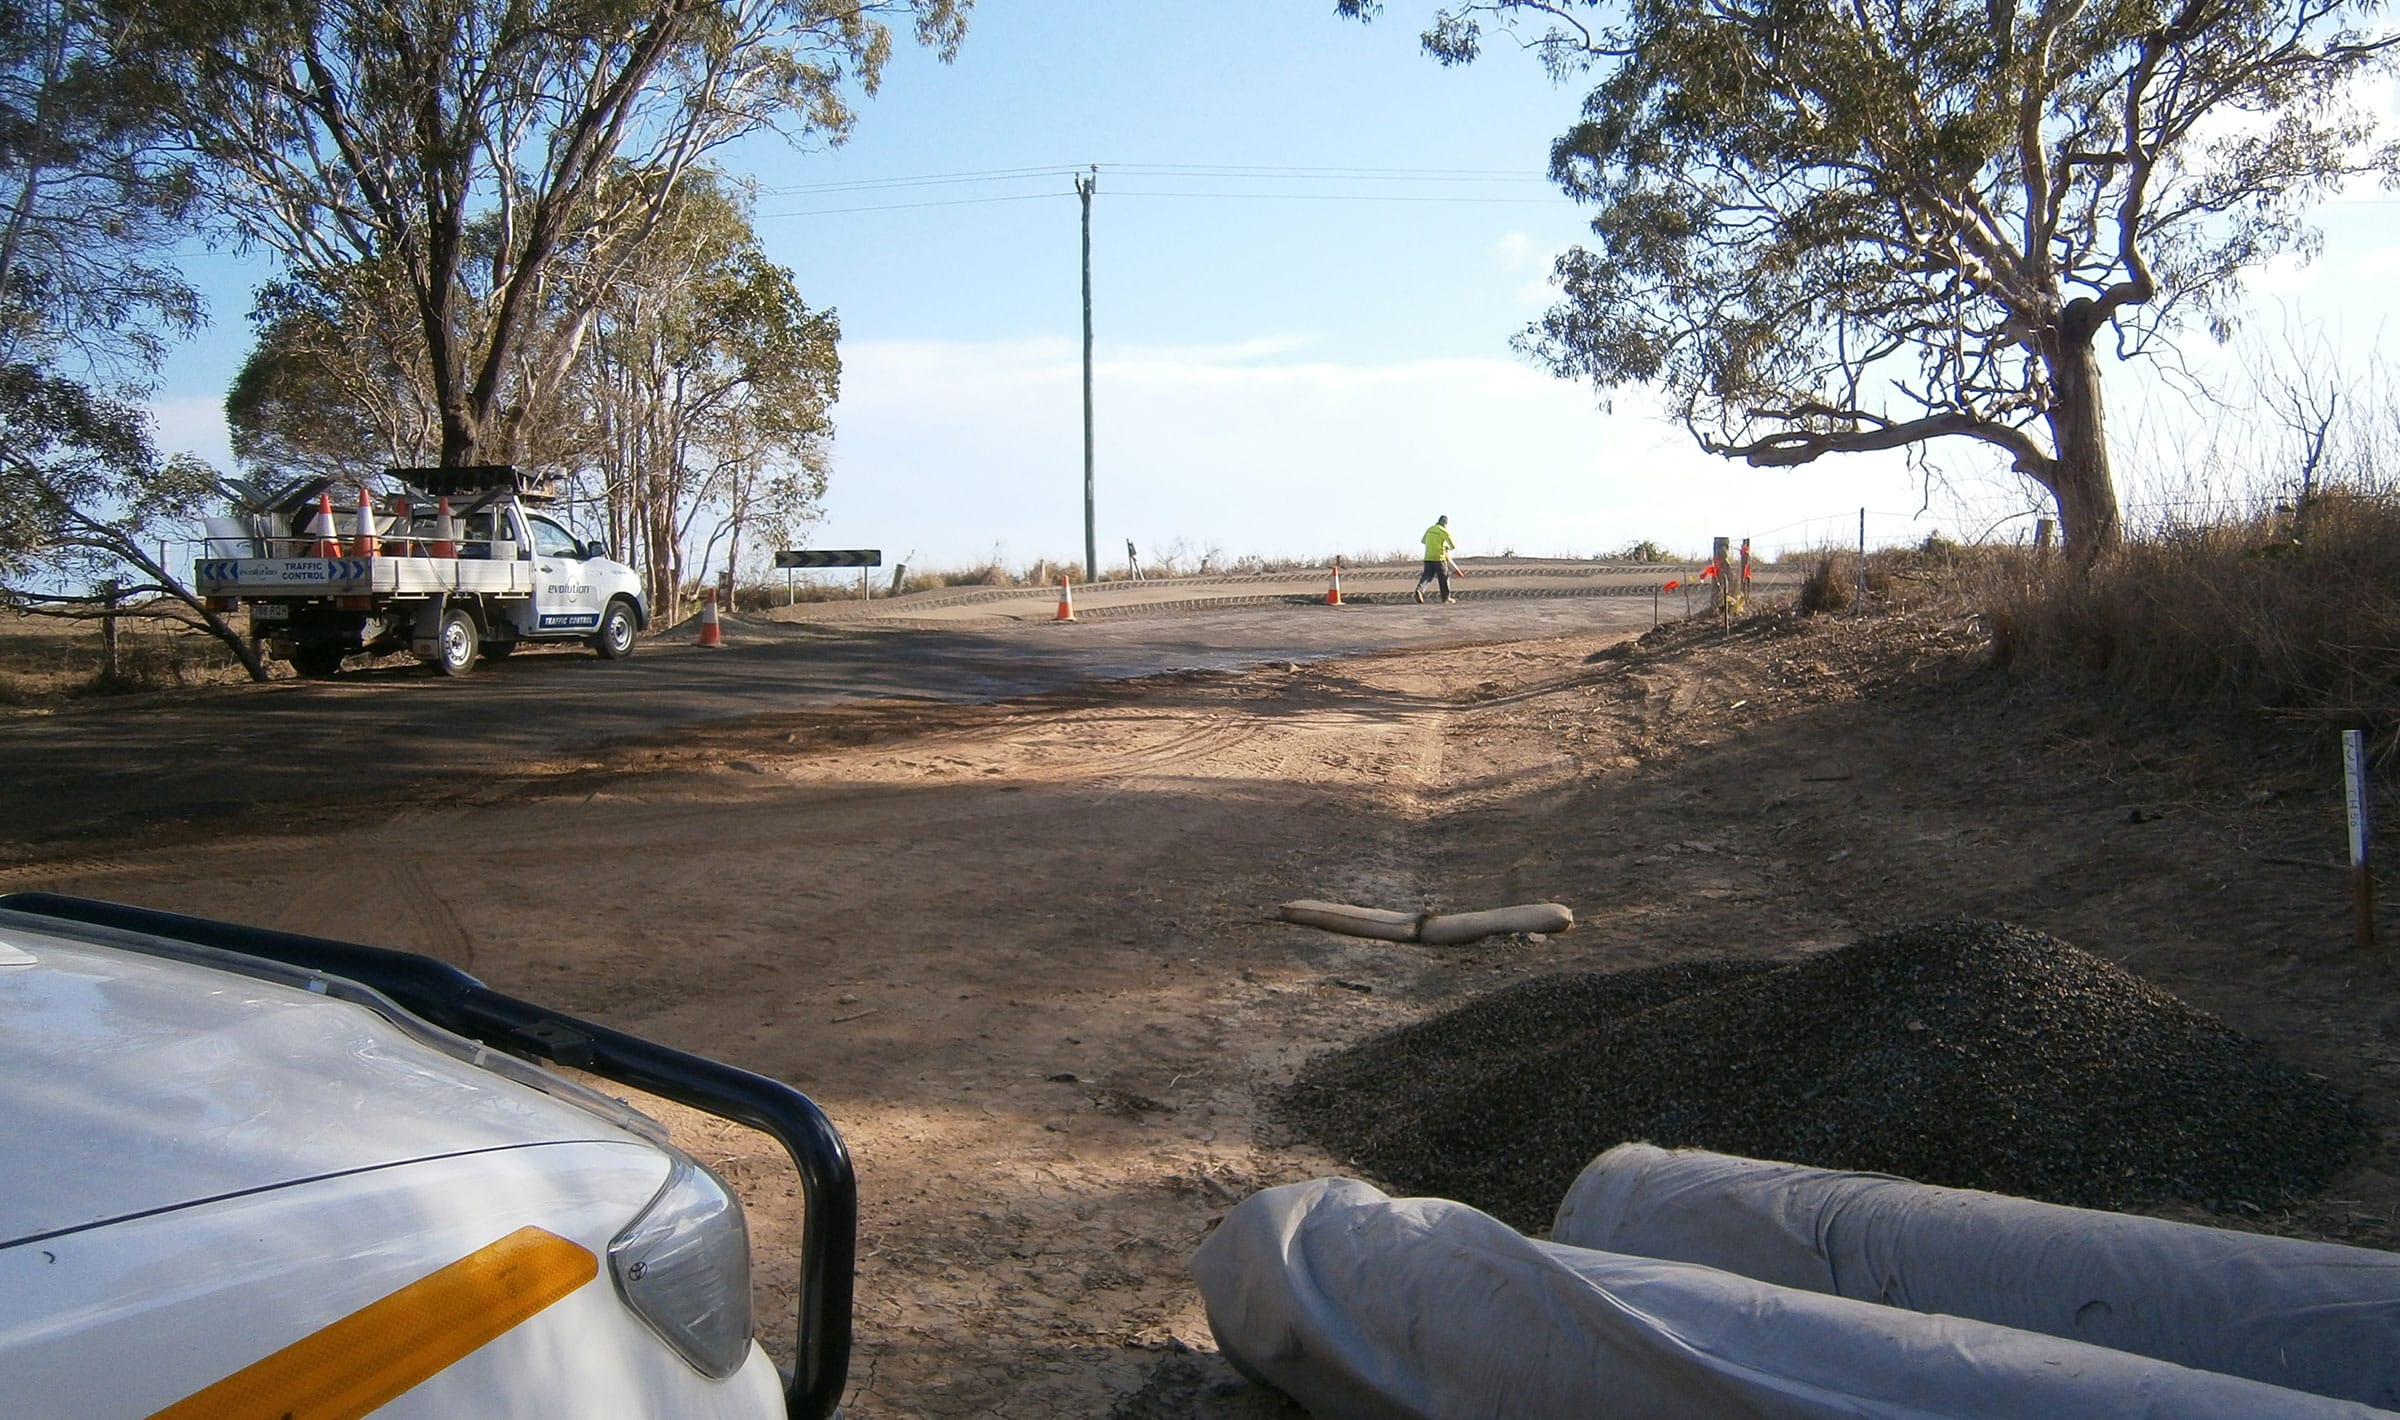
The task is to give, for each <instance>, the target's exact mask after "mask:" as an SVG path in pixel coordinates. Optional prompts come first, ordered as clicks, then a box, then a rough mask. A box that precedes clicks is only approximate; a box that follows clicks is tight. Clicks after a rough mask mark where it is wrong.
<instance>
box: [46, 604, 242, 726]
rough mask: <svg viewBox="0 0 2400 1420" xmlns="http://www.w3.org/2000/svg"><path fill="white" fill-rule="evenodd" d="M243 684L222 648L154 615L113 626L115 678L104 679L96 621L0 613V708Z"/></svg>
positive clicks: (133, 616) (130, 618) (235, 663)
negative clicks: (115, 635) (104, 696)
mask: <svg viewBox="0 0 2400 1420" xmlns="http://www.w3.org/2000/svg"><path fill="white" fill-rule="evenodd" d="M248 679H249V675H248V673H247V672H245V671H244V670H243V669H242V667H241V663H240V662H238V661H236V660H235V659H234V658H233V655H232V653H231V652H229V651H227V650H226V648H225V646H224V645H223V643H221V642H219V641H217V640H216V639H215V638H213V637H210V636H207V635H204V634H202V633H200V632H197V631H194V630H192V629H191V628H189V627H187V626H184V625H183V624H181V623H180V622H176V621H173V620H170V619H168V618H166V617H162V616H144V615H141V614H138V613H129V614H127V615H124V616H121V617H119V618H118V622H117V674H116V675H115V676H114V677H113V678H112V677H110V676H109V675H108V674H107V673H106V667H105V665H104V658H103V656H102V650H101V636H100V622H99V619H98V618H97V617H93V618H88V619H86V618H80V617H58V616H34V615H28V614H26V613H23V612H13V611H12V612H0V705H17V706H40V705H47V704H54V703H57V702H60V701H65V700H74V699H79V698H82V697H85V696H93V695H118V694H125V693H129V692H139V691H149V690H172V689H178V688H184V687H191V686H201V685H229V684H234V683H237V682H241V681H246V680H248Z"/></svg>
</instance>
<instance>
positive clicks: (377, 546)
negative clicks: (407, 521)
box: [350, 484, 383, 557]
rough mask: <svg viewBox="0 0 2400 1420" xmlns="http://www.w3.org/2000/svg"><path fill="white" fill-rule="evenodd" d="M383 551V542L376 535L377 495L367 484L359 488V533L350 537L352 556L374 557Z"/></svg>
mask: <svg viewBox="0 0 2400 1420" xmlns="http://www.w3.org/2000/svg"><path fill="white" fill-rule="evenodd" d="M382 551H383V542H382V540H381V539H380V538H378V537H376V536H375V495H374V494H372V493H369V492H368V491H367V489H366V485H364V484H361V485H359V489H358V535H357V536H355V537H353V538H352V539H350V555H351V556H352V557H374V556H378V555H379V554H381V553H382Z"/></svg>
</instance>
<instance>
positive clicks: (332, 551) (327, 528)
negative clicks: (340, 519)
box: [308, 493, 342, 559]
mask: <svg viewBox="0 0 2400 1420" xmlns="http://www.w3.org/2000/svg"><path fill="white" fill-rule="evenodd" d="M308 531H309V535H310V536H311V537H314V538H315V539H316V540H317V550H316V551H315V552H314V553H313V554H311V555H312V556H316V557H323V558H328V559H331V558H335V557H339V556H341V555H342V544H341V540H340V539H339V538H337V537H335V536H334V533H333V495H332V494H331V493H320V494H318V495H317V517H316V521H315V523H313V524H312V525H311V526H310V527H309V530H308Z"/></svg>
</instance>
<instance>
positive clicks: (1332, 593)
mask: <svg viewBox="0 0 2400 1420" xmlns="http://www.w3.org/2000/svg"><path fill="white" fill-rule="evenodd" d="M1341 604H1342V564H1341V563H1339V562H1336V563H1334V564H1333V585H1332V586H1330V587H1327V588H1326V589H1325V605H1327V606H1340V605H1341Z"/></svg>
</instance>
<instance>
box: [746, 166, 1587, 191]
mask: <svg viewBox="0 0 2400 1420" xmlns="http://www.w3.org/2000/svg"><path fill="white" fill-rule="evenodd" d="M1094 166H1098V167H1102V168H1106V169H1107V171H1108V173H1109V175H1110V176H1111V177H1194V178H1200V177H1225V178H1236V177H1238V178H1257V179H1265V180H1269V181H1277V182H1285V181H1297V180H1304V179H1320V180H1321V179H1331V180H1334V181H1340V182H1518V183H1526V182H1531V183H1546V182H1548V181H1549V179H1548V178H1547V177H1545V176H1543V175H1541V174H1539V173H1530V172H1527V171H1525V170H1523V169H1521V168H1370V167H1325V168H1309V167H1285V166H1277V165H1273V164H1262V163H1123V164H1110V163H1102V164H1097V165H1095V164H1090V163H1045V164H1040V165H1037V166H1033V167H1022V168H985V169H980V170H977V171H973V172H960V173H922V174H915V175H910V176H901V177H883V178H852V179H841V180H836V181H831V182H814V183H791V184H786V185H783V186H777V187H760V188H759V189H758V191H759V192H760V193H762V194H765V195H768V196H774V197H797V196H801V195H803V194H808V193H832V192H869V191H875V190H879V189H885V188H902V187H934V186H942V185H947V184H956V183H976V182H1021V181H1026V180H1029V179H1032V178H1040V177H1072V176H1074V175H1075V174H1077V173H1080V172H1083V171H1086V170H1088V169H1090V168H1092V167H1094Z"/></svg>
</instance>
